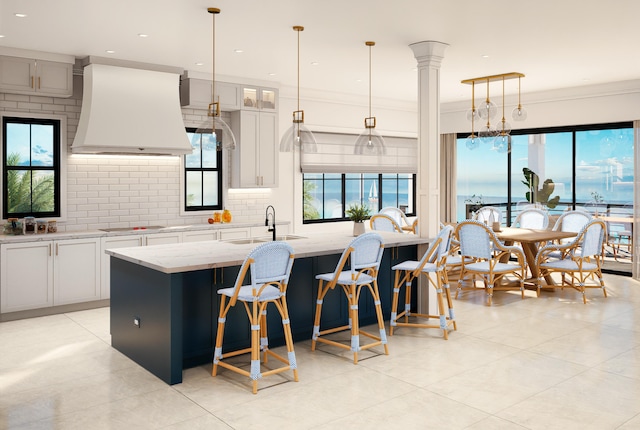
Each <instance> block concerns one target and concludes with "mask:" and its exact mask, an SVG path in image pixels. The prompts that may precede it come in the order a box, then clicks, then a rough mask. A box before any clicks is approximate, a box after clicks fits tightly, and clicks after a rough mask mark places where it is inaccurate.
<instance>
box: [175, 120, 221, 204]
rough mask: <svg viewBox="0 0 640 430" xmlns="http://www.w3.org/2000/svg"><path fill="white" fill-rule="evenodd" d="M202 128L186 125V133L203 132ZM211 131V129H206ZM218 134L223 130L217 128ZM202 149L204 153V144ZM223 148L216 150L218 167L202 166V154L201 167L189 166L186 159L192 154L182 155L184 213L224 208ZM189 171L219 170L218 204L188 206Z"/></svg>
mask: <svg viewBox="0 0 640 430" xmlns="http://www.w3.org/2000/svg"><path fill="white" fill-rule="evenodd" d="M203 131H204V130H203V129H202V128H196V127H186V128H185V132H186V133H200V134H205V133H203ZM206 131H211V130H206ZM216 134H217V135H220V136H221V135H222V130H216ZM200 151H201V153H202V146H201V147H200ZM223 152H224V151H223V150H221V149H219V148H218V149H217V150H216V165H217V167H215V168H214V167H202V156H201V157H200V167H197V168H196V167H187V163H186V159H187V156H188V155H190V154H185V155H183V156H182V157H181V165H182V174H181V179H182V187H181V189H182V194H183V202H182V204H181V205H180V206H181V212H182V213H184V214H190V215H191V214H197V213H207V212H210V211H216V210H222V209H223V208H224V194H223V190H224V187H223V185H224V184H223V180H224V166H223ZM188 172H217V175H218V187H217V193H218V204H217V205H199V206H187V195H188V194H187V173H188ZM204 189H205V187H204V181H203V182H202V192H203V195H204Z"/></svg>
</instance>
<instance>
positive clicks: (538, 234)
mask: <svg viewBox="0 0 640 430" xmlns="http://www.w3.org/2000/svg"><path fill="white" fill-rule="evenodd" d="M495 233H496V236H497V237H498V239H500V240H501V241H503V242H504V244H505V245H513V244H514V243H515V242H518V243H520V244H521V245H522V250H523V251H524V257H525V260H526V261H527V266H528V267H529V271H530V272H531V280H532V281H535V280H536V279H538V276H539V273H540V272H539V270H538V266H537V264H536V255H537V253H538V248H539V246H540V244H542V243H544V242H551V241H555V240H560V239H567V238H570V237H575V236H577V235H578V233H576V232H572V231H556V230H537V229H532V228H518V227H502V228H501V229H500V230H499V231H495ZM507 258H508V257H507ZM544 279H545V281H546V282H547V284H548V285H554V284H555V282H554V280H553V278H552V277H551V275H547V276H545V278H544Z"/></svg>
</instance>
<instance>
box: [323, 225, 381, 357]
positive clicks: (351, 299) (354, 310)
mask: <svg viewBox="0 0 640 430" xmlns="http://www.w3.org/2000/svg"><path fill="white" fill-rule="evenodd" d="M383 251H384V242H383V240H382V237H381V236H380V235H379V234H378V233H375V232H368V233H364V234H361V235H360V236H358V237H356V238H355V239H353V240H352V241H351V243H349V245H348V246H347V247H346V248H345V250H344V252H343V253H342V256H341V257H340V260H339V261H338V264H337V266H336V269H335V271H333V272H331V273H323V274H321V275H317V276H316V279H317V280H318V298H317V301H316V313H315V320H314V326H313V334H312V340H311V350H312V351H315V349H316V344H317V343H318V342H321V343H325V344H328V345H332V346H336V347H338V348H343V349H347V350H350V351H351V352H352V353H353V364H357V363H358V352H360V351H363V350H366V349H369V348H372V347H374V346H378V345H382V346H383V347H384V353H385V354H389V349H388V346H387V334H386V331H385V328H384V319H383V317H382V307H381V305H380V293H379V291H378V270H379V268H380V261H381V260H382V254H383ZM336 286H339V287H340V288H342V291H343V292H344V295H345V297H346V299H347V303H348V309H349V322H348V324H346V325H342V326H340V327H334V328H328V329H325V330H321V329H320V320H321V315H322V304H323V302H324V298H325V296H326V295H327V293H328V292H329V291H330V290H333V289H334V288H335V287H336ZM363 287H366V288H367V289H368V290H369V292H370V293H371V297H372V298H373V303H374V306H375V311H376V317H377V320H378V331H379V333H378V334H377V335H376V334H372V333H368V332H364V331H361V330H360V324H359V317H358V302H359V300H360V293H361V291H362V288H363ZM345 330H350V332H351V338H350V343H349V344H345V343H342V342H338V341H335V340H332V339H328V338H326V337H324V336H325V335H328V334H331V333H336V332H340V331H345ZM360 335H362V336H365V337H368V338H370V339H373V342H369V343H367V344H366V345H362V344H361V343H360Z"/></svg>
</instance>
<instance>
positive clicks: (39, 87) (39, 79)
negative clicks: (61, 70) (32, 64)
mask: <svg viewBox="0 0 640 430" xmlns="http://www.w3.org/2000/svg"><path fill="white" fill-rule="evenodd" d="M38 89H40V76H38Z"/></svg>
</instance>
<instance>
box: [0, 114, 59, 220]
mask: <svg viewBox="0 0 640 430" xmlns="http://www.w3.org/2000/svg"><path fill="white" fill-rule="evenodd" d="M8 122H11V123H22V124H51V125H53V127H54V135H53V142H52V143H53V154H54V155H53V157H54V163H53V164H54V165H53V167H52V168H50V167H47V168H38V167H37V166H19V167H18V168H17V169H16V170H18V169H19V170H30V171H38V170H53V171H54V210H53V211H48V212H33V211H30V212H20V213H12V214H9V213H8V205H7V199H8V192H7V188H6V176H7V172H8V170H13V169H6V168H5V167H6V166H5V163H6V155H7V154H6V145H7V142H6V126H5V124H7V123H8ZM0 124H1V127H2V132H1V133H0V136H1V137H0V139H1V140H2V144H1V145H0V151H1V152H2V161H3V162H2V175H0V178H1V179H0V181H1V182H2V188H3V195H2V201H1V202H0V204H1V205H2V217H3V219H5V220H6V219H7V218H9V217H11V218H14V217H15V218H22V217H25V216H34V217H37V218H48V219H56V220H64V218H65V217H66V211H67V206H66V190H67V187H66V182H67V181H66V178H67V174H66V161H67V160H66V158H67V157H66V155H67V140H66V136H67V118H66V116H61V115H47V114H37V113H23V112H0ZM34 167H35V168H34Z"/></svg>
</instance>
